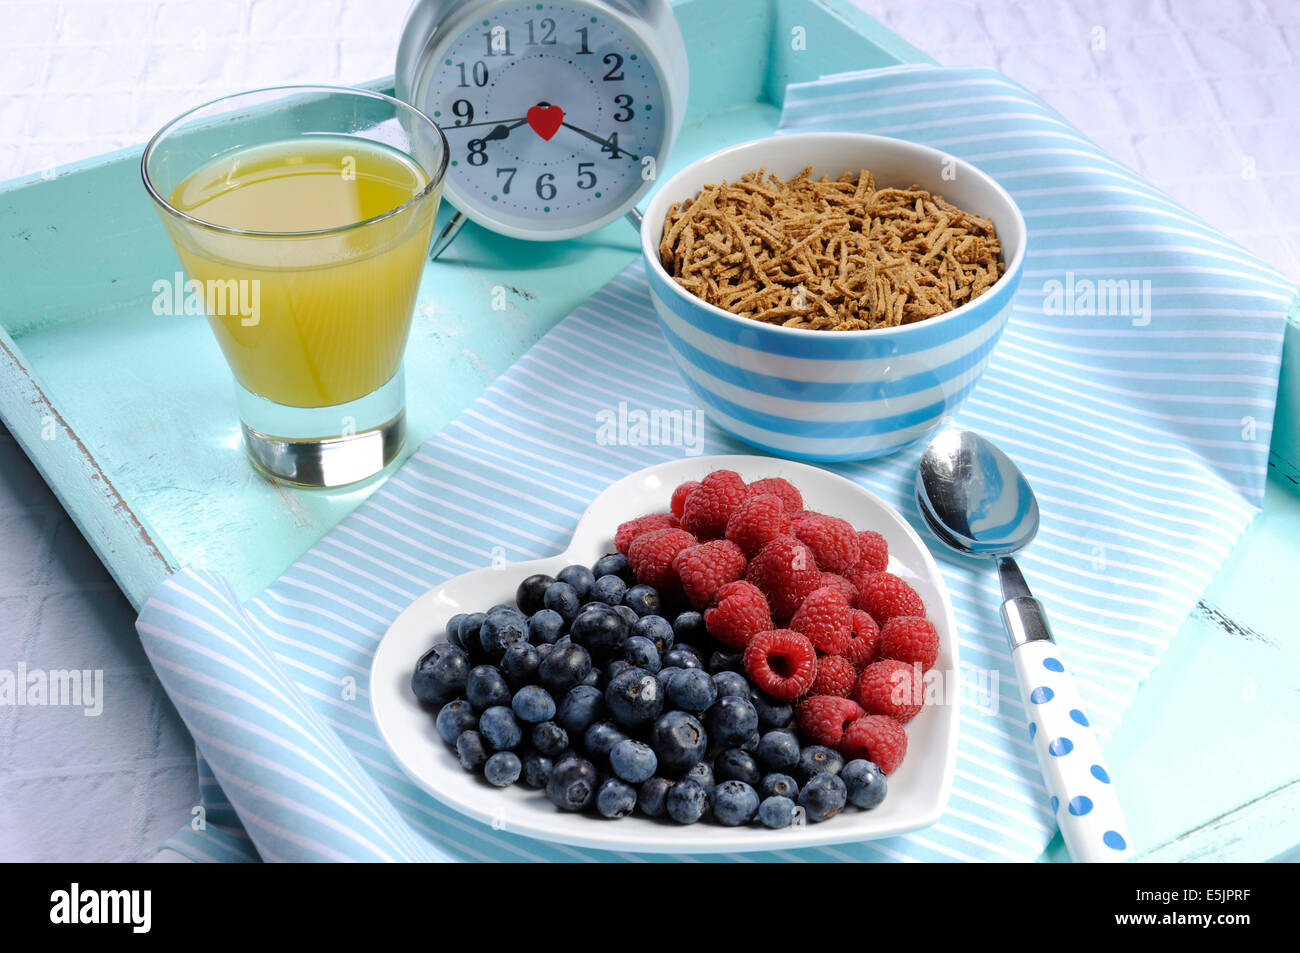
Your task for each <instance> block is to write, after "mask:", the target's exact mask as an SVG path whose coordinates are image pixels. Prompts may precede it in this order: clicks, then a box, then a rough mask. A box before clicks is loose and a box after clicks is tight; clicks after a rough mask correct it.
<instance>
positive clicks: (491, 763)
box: [483, 751, 524, 788]
mask: <svg viewBox="0 0 1300 953" xmlns="http://www.w3.org/2000/svg"><path fill="white" fill-rule="evenodd" d="M523 768H524V766H523V762H521V761H520V760H519V755H517V754H515V753H514V752H513V751H498V752H497V753H496V754H494V755H493V756H492V757H490V758H488V759H487V764H485V765H483V777H485V778H487V782H488V784H491V785H494V786H496V787H499V788H508V787H510V785H512V784H514V783H515V782H516V781H518V780H519V775H520V773H521V772H522V771H523Z"/></svg>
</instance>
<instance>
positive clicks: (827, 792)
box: [799, 771, 848, 823]
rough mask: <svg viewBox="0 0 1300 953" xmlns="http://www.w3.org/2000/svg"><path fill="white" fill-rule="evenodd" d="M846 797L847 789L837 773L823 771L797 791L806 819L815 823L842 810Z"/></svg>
mask: <svg viewBox="0 0 1300 953" xmlns="http://www.w3.org/2000/svg"><path fill="white" fill-rule="evenodd" d="M847 797H848V789H847V787H845V784H844V782H843V781H841V780H840V777H839V775H837V774H831V773H830V772H829V771H823V772H821V773H820V774H817V775H814V776H813V778H812V780H810V781H809V782H808V783H807V784H805V785H804V786H803V790H801V791H800V792H799V806H800V807H802V808H803V809H804V813H805V814H806V815H807V816H808V820H810V821H812V822H814V823H816V822H818V821H824V820H827V819H828V818H832V817H834V816H835V815H836V814H838V813H839V812H840V811H842V810H844V802H845V800H846V799H847Z"/></svg>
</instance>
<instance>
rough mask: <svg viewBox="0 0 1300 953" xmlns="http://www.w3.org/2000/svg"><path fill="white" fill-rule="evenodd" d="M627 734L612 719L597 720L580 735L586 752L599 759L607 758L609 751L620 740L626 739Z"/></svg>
mask: <svg viewBox="0 0 1300 953" xmlns="http://www.w3.org/2000/svg"><path fill="white" fill-rule="evenodd" d="M626 740H627V735H626V734H624V733H623V730H622V729H621V728H619V726H618V725H616V724H614V722H612V721H598V722H596V723H595V724H594V725H592V726H591V727H590V728H588V729H587V730H586V731H585V732H583V735H582V746H583V747H584V748H586V749H587V754H588V755H589V756H590V757H592V758H594V759H596V760H599V761H605V760H606V759H608V758H609V753H610V752H611V751H612V750H614V746H615V745H616V744H618V743H619V742H620V741H626Z"/></svg>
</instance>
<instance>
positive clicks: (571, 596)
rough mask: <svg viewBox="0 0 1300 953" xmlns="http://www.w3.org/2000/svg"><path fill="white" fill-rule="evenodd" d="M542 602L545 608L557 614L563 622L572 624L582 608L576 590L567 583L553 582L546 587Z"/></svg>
mask: <svg viewBox="0 0 1300 953" xmlns="http://www.w3.org/2000/svg"><path fill="white" fill-rule="evenodd" d="M543 602H544V603H545V605H546V608H548V609H550V610H551V611H553V612H558V613H559V614H560V617H561V618H563V619H564V621H565V622H572V621H573V620H574V618H575V617H576V616H577V614H578V609H580V608H581V607H582V600H581V599H579V598H578V590H576V589H574V588H573V587H572V586H571V585H569V584H568V583H567V582H553V583H551V584H550V585H549V586H547V587H546V596H545V598H544V600H543Z"/></svg>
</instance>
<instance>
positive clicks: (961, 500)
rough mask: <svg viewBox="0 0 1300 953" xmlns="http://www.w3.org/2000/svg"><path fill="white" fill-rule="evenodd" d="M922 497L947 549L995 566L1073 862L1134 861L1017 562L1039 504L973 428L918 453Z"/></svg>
mask: <svg viewBox="0 0 1300 953" xmlns="http://www.w3.org/2000/svg"><path fill="white" fill-rule="evenodd" d="M916 501H917V503H918V504H919V506H920V509H921V515H922V516H923V517H924V518H925V521H926V523H927V524H928V525H929V527H930V529H931V530H932V531H933V532H934V535H935V536H937V537H938V538H939V541H940V542H942V543H943V544H944V545H945V546H947V547H948V548H949V549H952V550H954V551H956V552H958V553H960V554H962V555H964V556H974V557H977V558H983V559H992V560H995V562H996V564H997V570H998V576H999V579H1000V581H1001V583H1002V599H1003V602H1002V621H1003V623H1004V624H1005V625H1006V629H1007V637H1008V639H1009V640H1010V643H1011V658H1012V660H1013V661H1014V663H1015V667H1016V678H1017V680H1018V681H1019V682H1020V695H1021V698H1022V699H1023V700H1024V706H1025V712H1026V717H1027V718H1028V719H1029V737H1030V739H1031V741H1032V742H1033V745H1034V750H1035V752H1036V753H1037V754H1038V764H1039V767H1040V768H1041V769H1042V772H1043V780H1044V781H1045V782H1046V784H1047V793H1048V794H1049V795H1050V796H1051V807H1052V813H1053V814H1054V815H1055V816H1056V821H1057V824H1058V825H1059V826H1060V828H1061V836H1062V837H1063V838H1064V839H1065V846H1066V847H1067V848H1068V849H1069V851H1070V856H1071V857H1072V858H1073V859H1074V860H1076V861H1082V862H1088V863H1095V862H1106V861H1120V860H1127V859H1128V858H1129V857H1131V856H1132V855H1133V850H1132V847H1130V846H1129V836H1128V829H1127V827H1126V826H1125V824H1124V817H1123V815H1122V813H1121V811H1120V806H1119V799H1118V798H1117V797H1116V795H1115V786H1114V785H1113V784H1111V781H1110V774H1109V772H1107V770H1106V762H1105V761H1104V760H1103V759H1102V755H1101V745H1099V744H1098V743H1097V737H1096V735H1095V734H1094V733H1093V730H1092V728H1091V727H1090V725H1089V722H1088V717H1087V715H1085V714H1084V711H1083V703H1082V701H1081V700H1080V698H1079V694H1078V692H1077V691H1076V690H1075V688H1074V680H1073V679H1072V678H1071V677H1070V673H1069V672H1068V671H1067V670H1066V668H1065V665H1064V664H1063V663H1062V661H1061V652H1060V650H1059V649H1058V648H1057V647H1056V642H1055V641H1054V640H1053V638H1052V630H1051V629H1050V628H1049V627H1048V624H1047V614H1046V613H1045V612H1044V610H1043V605H1042V603H1040V602H1039V601H1038V600H1037V599H1035V598H1034V597H1033V594H1032V593H1031V592H1030V591H1029V586H1028V585H1026V583H1025V577H1024V576H1022V575H1021V574H1020V567H1019V566H1017V565H1016V561H1015V560H1014V559H1013V558H1012V555H1013V554H1014V553H1018V552H1019V551H1020V550H1022V549H1024V548H1025V547H1026V546H1028V545H1029V543H1030V541H1031V540H1033V538H1034V536H1035V534H1036V533H1037V532H1038V501H1037V500H1036V499H1035V498H1034V491H1033V490H1032V489H1031V488H1030V486H1029V483H1028V481H1027V480H1026V479H1025V477H1024V474H1022V473H1021V472H1020V470H1019V469H1018V468H1017V467H1016V465H1015V464H1014V463H1012V462H1011V460H1010V458H1008V457H1007V455H1006V454H1004V453H1003V452H1002V451H1001V450H999V449H998V448H997V447H995V446H994V445H993V444H992V443H990V442H989V441H988V440H985V439H984V438H983V437H981V436H980V435H979V434H976V433H973V432H972V431H969V430H946V431H944V432H943V433H941V434H939V435H938V436H937V437H935V438H934V440H933V441H932V442H931V444H930V446H928V447H927V448H926V450H925V453H924V454H922V456H921V463H920V467H919V468H918V470H917V473H916Z"/></svg>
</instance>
